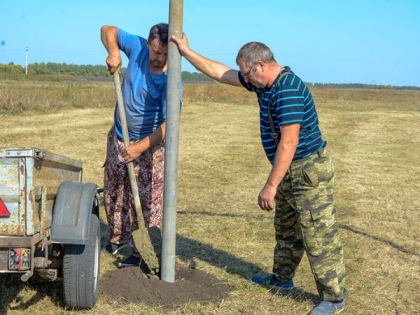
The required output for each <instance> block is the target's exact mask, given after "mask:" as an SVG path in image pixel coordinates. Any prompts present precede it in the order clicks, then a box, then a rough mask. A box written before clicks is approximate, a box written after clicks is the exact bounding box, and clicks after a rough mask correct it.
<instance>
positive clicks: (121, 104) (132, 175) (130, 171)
mask: <svg viewBox="0 0 420 315" xmlns="http://www.w3.org/2000/svg"><path fill="white" fill-rule="evenodd" d="M114 84H115V91H116V92H117V104H118V112H119V114H120V123H121V128H122V133H123V140H124V146H125V147H126V148H127V147H128V146H129V145H130V140H129V138H128V128H127V117H126V115H125V107H124V101H123V97H122V91H121V81H120V74H119V73H118V71H115V72H114ZM127 167H128V175H129V176H130V184H131V191H132V192H133V197H134V206H135V208H136V212H137V219H138V221H139V225H141V226H144V218H143V212H142V211H141V204H140V197H139V189H138V186H137V181H136V176H135V173H134V165H133V162H128V163H127ZM129 213H130V211H129ZM130 219H131V215H130ZM130 221H131V220H130Z"/></svg>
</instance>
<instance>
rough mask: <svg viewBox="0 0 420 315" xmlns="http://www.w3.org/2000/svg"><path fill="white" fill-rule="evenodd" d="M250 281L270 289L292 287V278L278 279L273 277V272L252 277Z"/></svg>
mask: <svg viewBox="0 0 420 315" xmlns="http://www.w3.org/2000/svg"><path fill="white" fill-rule="evenodd" d="M251 282H252V284H255V285H258V286H261V287H266V288H271V289H293V280H289V281H279V280H277V279H276V278H274V275H273V274H271V275H268V276H255V277H252V278H251Z"/></svg>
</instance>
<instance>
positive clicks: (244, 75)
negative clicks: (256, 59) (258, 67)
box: [241, 65, 255, 79]
mask: <svg viewBox="0 0 420 315" xmlns="http://www.w3.org/2000/svg"><path fill="white" fill-rule="evenodd" d="M254 67H255V65H253V66H252V67H251V69H249V71H248V72H247V73H243V72H241V75H242V76H243V77H244V79H246V78H248V76H249V75H250V74H251V71H252V70H254Z"/></svg>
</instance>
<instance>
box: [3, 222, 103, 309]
mask: <svg viewBox="0 0 420 315" xmlns="http://www.w3.org/2000/svg"><path fill="white" fill-rule="evenodd" d="M100 225H101V247H102V248H104V247H105V246H106V245H107V244H108V242H109V241H108V240H109V228H108V225H107V224H106V223H104V221H102V220H100ZM21 275H22V274H16V273H13V274H12V273H9V274H0V292H1V294H0V314H7V312H8V311H14V310H20V311H24V310H26V309H28V308H30V307H31V306H32V305H34V304H36V303H38V302H39V301H41V300H42V299H44V298H45V297H46V296H49V297H50V298H51V300H52V302H53V303H54V305H56V306H57V307H60V308H63V309H64V308H65V305H64V302H63V281H62V280H56V281H53V282H52V281H48V280H44V279H42V278H40V277H39V276H38V275H37V273H36V272H34V275H33V276H32V277H31V278H30V279H29V280H28V281H27V282H22V281H21V280H20V277H21ZM25 289H27V290H30V291H35V293H31V294H32V296H30V294H29V293H24V292H23V291H24V290H25ZM10 305H12V306H10Z"/></svg>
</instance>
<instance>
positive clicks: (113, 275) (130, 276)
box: [100, 266, 231, 309]
mask: <svg viewBox="0 0 420 315" xmlns="http://www.w3.org/2000/svg"><path fill="white" fill-rule="evenodd" d="M175 275H176V279H175V283H168V282H165V281H161V280H158V279H148V278H146V277H145V276H144V274H143V273H142V271H141V270H140V268H139V267H127V268H123V269H118V270H113V271H111V272H108V273H106V274H104V275H102V276H101V283H100V290H101V294H105V295H108V296H110V297H112V298H114V299H116V300H118V301H119V302H123V301H125V302H128V303H140V302H142V303H144V304H147V305H150V306H163V307H165V308H167V309H172V308H175V307H176V306H178V305H181V304H184V303H187V302H199V303H202V304H205V303H209V302H217V301H220V300H222V299H224V298H226V297H227V296H228V294H229V292H230V291H231V288H230V286H229V285H228V284H227V283H226V282H225V281H222V280H219V279H217V278H216V277H214V276H212V275H210V274H208V273H205V272H203V271H201V270H197V269H190V268H184V267H180V266H177V269H176V273H175ZM110 301H111V302H112V300H110Z"/></svg>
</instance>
